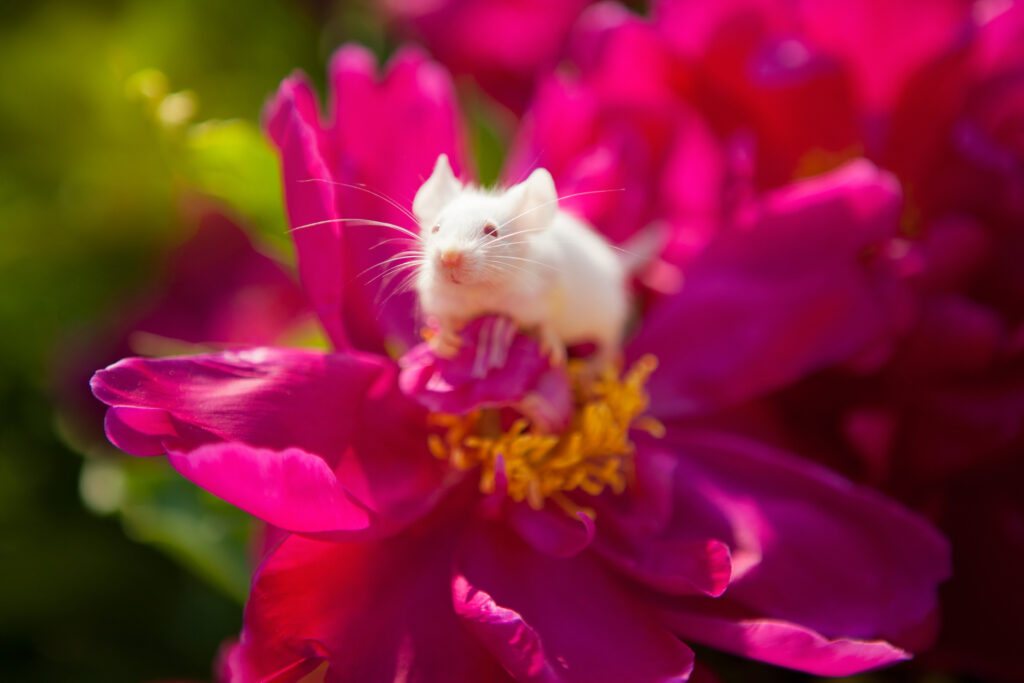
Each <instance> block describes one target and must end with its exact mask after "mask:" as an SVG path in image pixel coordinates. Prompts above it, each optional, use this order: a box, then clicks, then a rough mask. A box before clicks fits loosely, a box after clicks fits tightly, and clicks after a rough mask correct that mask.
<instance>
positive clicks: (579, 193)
mask: <svg viewBox="0 0 1024 683" xmlns="http://www.w3.org/2000/svg"><path fill="white" fill-rule="evenodd" d="M625 191H626V188H624V187H618V188H615V189H612V190H585V191H583V192H573V193H572V194H566V195H562V196H561V197H555V198H554V199H552V200H550V201H547V202H541V203H540V204H538V205H537V206H533V207H530V208H529V209H527V210H526V211H523V212H522V213H521V214H519V215H518V216H514V217H512V218H510V219H508V220H507V221H505V222H504V223H502V224H501V225H499V226H498V229H499V230H501V229H502V228H503V227H505V226H506V225H508V224H509V223H511V222H512V221H515V220H518V219H520V218H522V217H523V216H525V215H526V214H528V213H533V212H534V211H537V210H538V209H543V208H544V207H545V206H550V205H552V204H558V202H559V201H561V200H563V199H572V198H573V197H582V196H584V195H588V194H604V193H607V192H625Z"/></svg>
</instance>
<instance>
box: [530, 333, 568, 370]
mask: <svg viewBox="0 0 1024 683" xmlns="http://www.w3.org/2000/svg"><path fill="white" fill-rule="evenodd" d="M537 336H538V337H539V338H540V352H541V353H542V354H544V355H545V356H547V357H548V360H549V361H550V362H551V364H552V365H565V362H566V350H565V342H563V341H562V338H561V337H560V336H559V335H558V333H557V332H555V328H554V326H552V325H550V324H547V323H541V324H540V327H539V328H538V329H537Z"/></svg>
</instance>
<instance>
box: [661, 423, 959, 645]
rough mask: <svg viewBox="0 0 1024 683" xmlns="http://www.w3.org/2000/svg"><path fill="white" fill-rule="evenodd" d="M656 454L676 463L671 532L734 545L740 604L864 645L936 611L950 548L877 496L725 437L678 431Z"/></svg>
mask: <svg viewBox="0 0 1024 683" xmlns="http://www.w3.org/2000/svg"><path fill="white" fill-rule="evenodd" d="M650 447H651V450H657V449H658V448H663V449H670V450H671V451H673V452H674V453H675V454H676V458H677V462H676V468H675V487H676V493H675V500H676V511H675V516H674V517H673V519H672V521H671V522H670V524H671V525H673V526H676V525H677V526H679V527H680V528H685V529H686V530H687V533H691V534H696V533H703V534H705V535H706V536H707V537H711V538H720V539H722V540H724V541H725V542H726V543H728V544H729V546H730V547H731V548H732V551H733V558H734V576H733V582H732V584H731V585H730V586H729V589H728V591H727V593H726V595H727V596H728V597H729V598H730V599H731V600H732V601H734V602H737V603H740V604H743V605H745V606H747V607H749V608H752V609H753V610H755V612H756V613H757V614H758V615H763V616H765V617H768V618H775V619H781V620H785V621H792V622H794V623H797V624H801V625H804V626H806V627H808V628H811V629H814V630H816V631H819V632H821V633H823V634H825V635H827V636H830V637H839V636H844V637H854V638H871V637H878V636H891V635H894V634H897V633H900V632H901V631H903V630H905V629H907V628H908V627H910V626H913V625H914V624H916V623H918V622H920V621H921V620H922V619H924V618H925V617H926V616H927V615H928V613H929V612H930V611H931V610H932V609H933V608H934V607H935V604H936V587H937V585H938V584H939V583H940V582H942V581H943V580H945V579H946V578H948V576H949V573H950V569H949V545H948V543H947V542H946V540H945V539H944V538H943V537H942V536H941V535H939V534H938V533H937V532H936V531H935V529H934V528H933V527H932V526H931V525H930V524H929V523H928V522H926V521H925V520H924V519H922V518H921V517H919V516H917V515H916V514H914V513H912V512H910V511H908V510H906V509H904V508H903V507H901V506H899V505H897V504H896V503H895V502H893V501H891V500H889V499H887V498H885V497H884V496H882V495H881V494H879V493H877V492H876V491H873V490H871V489H867V488H863V487H860V486H856V485H854V484H853V483H851V482H849V481H847V480H845V479H843V478H842V477H840V476H838V475H837V474H835V473H833V472H831V471H829V470H826V469H824V468H821V467H819V466H817V465H814V464H812V463H810V462H809V461H806V460H803V459H799V458H796V457H794V456H791V455H789V454H788V453H785V452H782V451H778V450H775V449H773V448H770V447H767V446H763V445H761V444H758V443H755V442H752V441H747V440H745V439H742V438H738V437H735V436H730V435H726V434H722V433H710V432H707V433H705V432H696V431H693V430H687V429H685V428H682V427H677V426H670V428H669V434H668V436H666V438H665V439H663V440H661V441H659V442H656V443H655V442H652V443H651V444H650ZM644 448H647V446H644ZM738 558H739V560H738Z"/></svg>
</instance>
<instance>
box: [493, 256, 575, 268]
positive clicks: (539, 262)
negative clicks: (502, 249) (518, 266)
mask: <svg viewBox="0 0 1024 683" xmlns="http://www.w3.org/2000/svg"><path fill="white" fill-rule="evenodd" d="M487 258H492V259H500V260H502V261H506V260H511V261H523V262H525V263H533V264H536V265H538V266H544V267H545V268H550V269H551V270H554V271H556V272H557V271H558V268H556V267H555V266H553V265H551V264H550V263H544V262H542V261H537V260H536V259H532V258H523V257H521V256H507V255H505V254H489V255H488V256H487Z"/></svg>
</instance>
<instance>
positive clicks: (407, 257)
mask: <svg viewBox="0 0 1024 683" xmlns="http://www.w3.org/2000/svg"><path fill="white" fill-rule="evenodd" d="M423 263H426V259H425V258H423V254H422V253H421V252H419V251H403V252H401V253H399V254H395V255H394V256H392V257H391V258H389V259H386V260H384V261H381V262H380V263H374V264H373V265H372V266H370V267H369V268H366V269H364V270H363V271H362V272H361V273H359V274H358V275H356V277H357V278H359V277H362V276H363V275H365V274H366V273H368V272H370V271H371V270H373V269H374V268H385V270H384V271H383V272H382V274H387V273H388V272H391V271H392V269H401V268H402V267H411V266H416V265H420V264H423ZM379 276H380V275H378V277H379ZM370 282H373V280H370Z"/></svg>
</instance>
